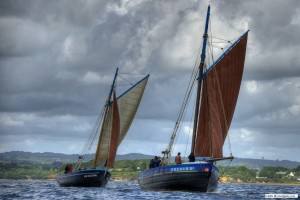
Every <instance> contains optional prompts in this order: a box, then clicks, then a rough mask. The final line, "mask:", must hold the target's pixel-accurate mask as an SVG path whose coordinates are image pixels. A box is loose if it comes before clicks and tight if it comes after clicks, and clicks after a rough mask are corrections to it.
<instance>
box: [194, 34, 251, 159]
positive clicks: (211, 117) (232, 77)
mask: <svg viewBox="0 0 300 200" xmlns="http://www.w3.org/2000/svg"><path fill="white" fill-rule="evenodd" d="M247 37H248V32H246V33H245V34H244V35H242V36H241V37H240V38H239V39H238V40H237V41H236V42H235V43H234V44H233V45H232V46H231V47H230V48H229V49H228V50H227V51H226V52H225V53H224V54H223V55H222V56H221V57H220V58H219V59H218V60H217V61H216V62H215V63H214V64H213V65H212V66H211V67H210V68H209V69H208V70H207V71H206V72H205V73H204V76H203V79H204V80H203V86H202V99H201V107H200V117H199V118H198V119H199V122H198V127H197V133H196V138H195V140H196V141H195V155H196V156H201V157H213V158H222V157H223V151H222V147H223V144H224V141H225V139H226V136H227V133H228V129H229V127H230V124H231V120H232V118H233V113H234V110H235V106H236V102H237V99H238V94H239V90H240V85H241V81H242V75H243V70H244V62H245V55H246V46H247Z"/></svg>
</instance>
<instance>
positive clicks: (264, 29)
mask: <svg viewBox="0 0 300 200" xmlns="http://www.w3.org/2000/svg"><path fill="white" fill-rule="evenodd" d="M216 6H217V8H218V13H220V14H221V16H222V17H223V20H224V21H226V22H227V23H228V24H230V25H231V26H232V27H234V24H235V23H236V22H237V21H241V16H242V18H244V19H245V20H247V21H248V23H249V29H250V38H249V40H250V42H254V45H255V47H256V48H255V49H253V52H254V55H255V56H253V57H251V60H250V59H249V57H248V66H251V68H250V67H249V71H248V72H249V73H248V74H245V77H246V78H250V79H253V78H255V79H261V80H264V79H278V78H282V77H283V76H289V77H295V76H297V77H298V76H299V75H300V64H299V63H300V62H299V61H300V59H299V53H298V52H299V50H300V47H299V45H300V40H299V32H300V26H299V16H300V2H299V1H297V0H288V1H280V0H275V1H273V0H263V1H247V2H243V1H234V0H232V1H222V2H218V3H217V4H216ZM270 71H272V73H270Z"/></svg>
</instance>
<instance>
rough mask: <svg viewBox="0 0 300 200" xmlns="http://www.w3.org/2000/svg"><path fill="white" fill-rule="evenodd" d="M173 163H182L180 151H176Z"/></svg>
mask: <svg viewBox="0 0 300 200" xmlns="http://www.w3.org/2000/svg"><path fill="white" fill-rule="evenodd" d="M175 163H176V164H181V163H182V161H181V156H180V152H178V154H177V156H176V157H175Z"/></svg>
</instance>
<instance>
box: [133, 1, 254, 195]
mask: <svg viewBox="0 0 300 200" xmlns="http://www.w3.org/2000/svg"><path fill="white" fill-rule="evenodd" d="M209 17H210V6H208V10H207V17H206V24H205V31H204V35H203V46H202V53H201V61H200V64H199V67H196V68H195V69H194V72H193V75H192V78H191V80H192V81H191V82H190V84H189V87H188V90H187V93H186V96H185V99H184V103H183V106H182V108H181V111H180V114H179V117H178V120H177V122H176V123H175V128H174V131H173V134H172V136H171V140H170V143H169V145H168V147H167V149H166V150H165V151H163V152H162V153H163V154H164V157H163V159H162V162H163V165H161V166H159V167H155V168H151V169H148V170H145V171H142V172H141V173H140V174H139V177H138V181H139V185H140V187H141V188H142V189H148V190H184V191H198V192H208V191H214V190H215V189H216V188H217V184H218V176H219V170H218V167H217V166H216V164H215V162H216V161H218V160H225V159H233V156H232V155H230V156H228V157H223V150H222V147H223V144H224V141H225V139H226V136H227V133H228V129H229V127H230V124H231V121H232V118H233V113H234V110H235V106H236V103H237V99H238V94H239V90H240V85H241V81H242V75H243V69H244V62H245V55H246V46H247V37H248V31H247V32H245V33H244V34H243V35H242V36H240V37H239V38H238V39H237V40H236V41H235V42H234V43H232V45H231V46H230V47H229V48H228V49H227V50H226V51H225V52H224V53H223V54H222V55H221V56H220V57H219V58H218V59H217V60H216V61H215V62H214V63H213V64H212V65H211V66H210V67H206V66H205V57H206V55H205V54H206V44H207V39H208V34H207V31H208V23H209ZM194 83H195V84H196V83H197V95H196V105H195V113H194V127H193V137H192V144H191V152H192V153H194V155H195V157H196V162H187V163H183V164H168V163H169V162H168V160H169V158H170V155H171V152H172V149H173V143H174V139H175V138H176V134H177V130H178V127H179V125H180V122H181V119H182V117H183V115H184V112H185V110H186V105H187V102H188V100H189V98H190V96H191V95H190V94H191V91H192V89H193V84H194Z"/></svg>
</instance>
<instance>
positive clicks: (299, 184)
mask: <svg viewBox="0 0 300 200" xmlns="http://www.w3.org/2000/svg"><path fill="white" fill-rule="evenodd" d="M219 183H222V184H255V185H294V186H300V182H299V183H260V182H257V183H250V182H219Z"/></svg>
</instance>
